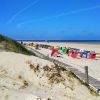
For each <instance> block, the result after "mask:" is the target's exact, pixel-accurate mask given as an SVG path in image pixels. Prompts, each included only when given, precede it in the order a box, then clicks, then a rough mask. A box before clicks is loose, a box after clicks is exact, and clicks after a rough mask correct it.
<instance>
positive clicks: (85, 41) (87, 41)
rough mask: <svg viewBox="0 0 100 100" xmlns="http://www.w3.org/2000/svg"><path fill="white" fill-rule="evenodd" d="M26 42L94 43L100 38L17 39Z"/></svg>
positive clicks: (98, 41)
mask: <svg viewBox="0 0 100 100" xmlns="http://www.w3.org/2000/svg"><path fill="white" fill-rule="evenodd" d="M17 41H26V42H73V43H76V42H77V43H92V44H93V43H94V44H95V43H96V44H100V40H17Z"/></svg>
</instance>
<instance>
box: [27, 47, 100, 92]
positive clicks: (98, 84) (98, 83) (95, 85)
mask: <svg viewBox="0 0 100 100" xmlns="http://www.w3.org/2000/svg"><path fill="white" fill-rule="evenodd" d="M26 48H27V49H28V50H30V51H32V52H34V53H35V54H36V55H37V56H38V57H41V58H45V59H48V60H49V61H51V62H54V63H55V64H59V65H60V66H62V67H64V68H66V69H68V70H71V71H72V72H73V73H74V74H75V75H76V76H77V77H78V78H79V79H80V80H83V81H84V82H86V75H85V73H82V72H81V71H79V70H78V69H76V68H74V67H73V66H71V65H68V64H66V63H63V62H60V61H58V60H56V59H53V58H50V57H48V56H46V55H44V54H42V53H40V52H39V51H37V50H35V49H32V48H30V47H26ZM89 85H90V87H92V88H93V89H95V90H96V91H98V90H99V89H100V81H99V80H97V79H95V78H93V77H91V76H89Z"/></svg>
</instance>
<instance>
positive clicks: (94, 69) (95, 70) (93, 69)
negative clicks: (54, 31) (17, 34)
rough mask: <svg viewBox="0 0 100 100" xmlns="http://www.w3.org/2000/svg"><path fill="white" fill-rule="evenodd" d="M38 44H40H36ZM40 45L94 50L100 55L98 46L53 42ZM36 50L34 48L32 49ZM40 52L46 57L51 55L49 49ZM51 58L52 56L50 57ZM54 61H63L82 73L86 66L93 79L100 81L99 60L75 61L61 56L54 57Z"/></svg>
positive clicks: (42, 49)
mask: <svg viewBox="0 0 100 100" xmlns="http://www.w3.org/2000/svg"><path fill="white" fill-rule="evenodd" d="M35 43H38V42H35ZM39 44H46V45H51V46H62V47H72V48H79V49H83V50H90V51H91V50H92V51H95V52H98V53H100V45H98V44H92V43H91V44H90V43H89V44H86V43H85V44H84V43H55V42H51V43H47V42H39ZM31 48H33V49H34V47H31ZM38 51H39V52H41V53H42V54H44V55H49V56H50V54H51V50H48V49H44V48H40V50H38ZM50 57H51V56H50ZM52 58H54V59H57V60H59V61H62V62H64V63H66V64H69V65H71V66H73V67H75V68H76V69H78V70H80V71H81V72H83V73H85V69H84V68H85V66H88V67H89V75H90V76H92V77H93V78H95V79H97V80H100V75H99V73H100V68H99V66H100V59H99V58H98V59H97V60H90V59H85V58H82V59H74V58H72V57H69V56H67V55H65V54H63V55H61V57H52Z"/></svg>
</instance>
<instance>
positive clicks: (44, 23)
mask: <svg viewBox="0 0 100 100" xmlns="http://www.w3.org/2000/svg"><path fill="white" fill-rule="evenodd" d="M0 33H2V34H4V35H7V36H9V37H12V38H14V39H33V40H41V39H45V40H100V0H0Z"/></svg>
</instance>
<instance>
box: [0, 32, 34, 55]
mask: <svg viewBox="0 0 100 100" xmlns="http://www.w3.org/2000/svg"><path fill="white" fill-rule="evenodd" d="M0 50H4V51H11V52H16V53H21V54H26V55H34V56H35V54H34V53H33V52H30V51H28V50H27V49H26V48H25V47H24V46H23V45H21V44H20V43H18V42H17V41H15V40H13V39H11V38H9V37H6V36H4V35H2V34H0Z"/></svg>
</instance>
